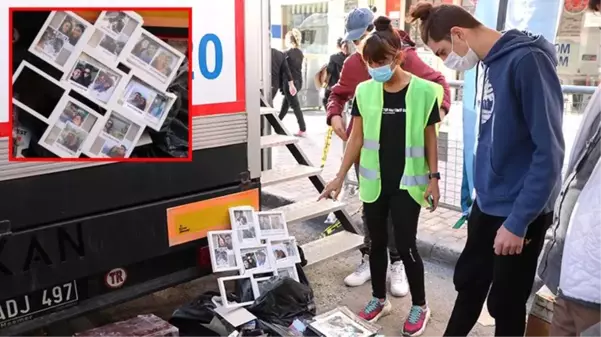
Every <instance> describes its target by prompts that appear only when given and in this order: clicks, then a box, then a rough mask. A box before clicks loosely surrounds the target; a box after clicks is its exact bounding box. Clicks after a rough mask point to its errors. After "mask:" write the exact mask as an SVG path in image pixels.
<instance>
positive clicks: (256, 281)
mask: <svg viewBox="0 0 601 337" xmlns="http://www.w3.org/2000/svg"><path fill="white" fill-rule="evenodd" d="M274 274H275V275H274V276H277V272H275V273H274ZM274 276H268V277H253V278H252V282H253V289H256V295H255V300H256V299H257V298H259V297H261V295H262V294H263V293H265V292H267V291H269V288H268V287H266V285H265V284H266V283H268V282H269V281H270V280H271V279H272V278H273V277H274Z"/></svg>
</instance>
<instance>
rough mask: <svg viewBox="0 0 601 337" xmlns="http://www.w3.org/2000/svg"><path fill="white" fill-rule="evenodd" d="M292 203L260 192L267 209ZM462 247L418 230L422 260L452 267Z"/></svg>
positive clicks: (463, 243)
mask: <svg viewBox="0 0 601 337" xmlns="http://www.w3.org/2000/svg"><path fill="white" fill-rule="evenodd" d="M293 202H294V201H293V200H289V199H287V198H284V197H281V196H278V195H275V194H271V193H267V192H261V205H265V206H266V207H267V208H276V207H281V206H285V205H289V204H291V203H293ZM353 221H356V222H359V221H361V215H360V214H357V215H355V216H354V217H353ZM464 245H465V242H461V243H458V242H452V241H449V240H445V238H444V237H437V236H436V235H432V234H430V233H428V232H425V231H421V232H420V231H419V229H418V233H417V249H418V251H419V254H420V255H421V257H422V258H424V259H428V260H431V261H435V262H439V263H442V264H445V265H448V266H450V267H454V266H455V264H456V263H457V259H459V255H460V254H461V251H462V250H463V247H464Z"/></svg>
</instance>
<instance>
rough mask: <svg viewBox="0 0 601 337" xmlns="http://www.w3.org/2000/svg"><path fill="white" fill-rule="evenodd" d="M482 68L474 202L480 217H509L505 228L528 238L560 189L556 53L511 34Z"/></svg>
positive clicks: (533, 40)
mask: <svg viewBox="0 0 601 337" xmlns="http://www.w3.org/2000/svg"><path fill="white" fill-rule="evenodd" d="M482 63H483V68H482V69H481V70H480V71H482V72H483V73H482V74H483V75H484V76H483V78H484V80H483V82H482V83H483V87H482V88H480V90H479V93H477V95H478V96H479V97H478V96H477V97H476V101H477V102H478V103H477V105H480V107H481V110H480V112H481V113H480V123H479V128H480V131H479V135H478V146H477V149H476V164H475V173H474V177H475V179H474V186H475V189H476V198H477V201H478V206H479V207H480V209H481V210H482V212H484V213H485V214H489V215H493V216H499V217H506V218H507V219H506V220H505V222H504V226H505V228H507V229H508V230H509V231H510V232H512V233H513V234H515V235H518V236H520V237H524V236H525V234H526V231H527V229H528V225H529V224H530V223H531V222H532V221H534V220H535V219H536V217H538V216H539V215H540V214H544V213H548V212H551V211H552V210H553V206H554V203H555V199H556V198H557V194H558V193H559V188H560V184H561V168H562V164H563V157H564V141H563V133H562V121H563V94H562V92H561V84H560V82H559V78H558V77H557V72H556V67H557V57H556V55H555V47H554V46H553V45H552V44H551V43H549V42H548V41H547V40H546V39H545V38H544V37H542V36H535V35H531V34H529V33H526V32H522V31H518V30H510V31H507V32H505V33H504V34H503V36H502V37H501V38H500V39H499V41H497V43H495V45H494V46H493V47H492V49H491V50H490V52H489V53H488V55H487V56H486V57H485V58H484V60H483V61H482ZM480 102H481V103H480Z"/></svg>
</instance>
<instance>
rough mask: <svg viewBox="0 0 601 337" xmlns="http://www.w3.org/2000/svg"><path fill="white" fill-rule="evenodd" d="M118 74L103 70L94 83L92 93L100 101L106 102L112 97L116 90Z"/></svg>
mask: <svg viewBox="0 0 601 337" xmlns="http://www.w3.org/2000/svg"><path fill="white" fill-rule="evenodd" d="M115 82H116V76H111V75H109V74H108V73H107V72H106V71H104V70H101V71H100V72H99V73H98V76H97V77H96V80H95V81H94V84H93V85H92V92H91V94H92V95H94V96H95V97H96V98H97V99H98V100H99V101H101V102H103V103H106V102H108V101H109V99H110V98H111V95H112V94H113V91H114V90H115V84H116V83H115Z"/></svg>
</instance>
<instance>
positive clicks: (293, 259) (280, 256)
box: [269, 236, 301, 266]
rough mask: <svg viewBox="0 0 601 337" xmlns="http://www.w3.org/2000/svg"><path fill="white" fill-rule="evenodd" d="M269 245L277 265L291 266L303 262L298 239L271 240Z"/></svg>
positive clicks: (291, 237)
mask: <svg viewBox="0 0 601 337" xmlns="http://www.w3.org/2000/svg"><path fill="white" fill-rule="evenodd" d="M269 245H270V248H271V254H272V256H273V260H274V261H275V263H276V265H280V266H289V265H292V264H296V263H300V262H301V258H300V253H299V251H298V246H297V245H296V239H295V238H294V237H293V236H290V237H288V238H287V239H275V240H273V239H270V240H269Z"/></svg>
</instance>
